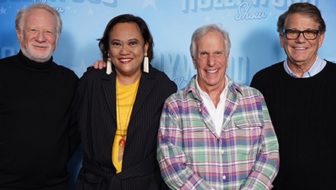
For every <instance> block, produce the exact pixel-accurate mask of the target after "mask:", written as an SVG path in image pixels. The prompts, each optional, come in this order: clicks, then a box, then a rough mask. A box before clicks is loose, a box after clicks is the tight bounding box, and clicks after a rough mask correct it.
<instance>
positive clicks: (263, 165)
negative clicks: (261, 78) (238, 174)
mask: <svg viewBox="0 0 336 190" xmlns="http://www.w3.org/2000/svg"><path fill="white" fill-rule="evenodd" d="M259 97H260V101H261V103H262V115H263V122H264V126H263V128H262V137H261V142H260V145H261V147H260V152H259V153H258V155H257V160H256V163H255V165H254V168H253V169H252V172H251V173H250V174H249V176H248V179H247V180H246V182H245V183H244V184H243V186H242V188H241V189H242V190H248V189H271V188H272V182H273V180H274V178H275V176H276V174H277V173H278V170H279V160H280V159H279V145H278V140H277V137H276V134H275V132H274V129H273V125H272V122H271V119H270V116H269V113H268V109H267V107H266V104H265V101H264V98H263V96H262V95H261V94H260V95H259Z"/></svg>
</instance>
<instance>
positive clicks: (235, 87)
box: [183, 75, 242, 101]
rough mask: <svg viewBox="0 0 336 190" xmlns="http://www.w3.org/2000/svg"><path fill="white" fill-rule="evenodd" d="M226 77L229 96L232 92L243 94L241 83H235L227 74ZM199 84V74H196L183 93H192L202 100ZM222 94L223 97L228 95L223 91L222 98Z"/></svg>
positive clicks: (233, 93)
mask: <svg viewBox="0 0 336 190" xmlns="http://www.w3.org/2000/svg"><path fill="white" fill-rule="evenodd" d="M225 79H226V86H225V88H224V90H225V89H227V94H228V95H227V96H229V94H232V95H234V96H236V95H242V89H241V87H240V86H239V84H237V83H234V82H233V81H232V80H231V79H230V77H228V76H226V77H225ZM197 85H198V84H197V75H194V76H193V77H192V78H191V80H190V82H189V84H188V85H187V86H186V87H185V88H184V90H183V94H184V95H187V94H189V93H191V94H192V96H193V97H194V98H195V99H197V100H199V101H201V100H202V98H201V92H200V90H198V87H197ZM224 90H223V91H224ZM204 93H205V92H204ZM222 96H223V97H224V96H225V97H226V95H225V94H223V92H222V93H221V98H222Z"/></svg>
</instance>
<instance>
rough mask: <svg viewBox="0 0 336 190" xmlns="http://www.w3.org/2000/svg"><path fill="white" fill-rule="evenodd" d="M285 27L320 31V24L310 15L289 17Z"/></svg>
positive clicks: (295, 14)
mask: <svg viewBox="0 0 336 190" xmlns="http://www.w3.org/2000/svg"><path fill="white" fill-rule="evenodd" d="M285 27H290V28H297V29H318V27H319V23H318V22H316V21H315V19H314V17H312V16H310V15H307V14H301V13H294V14H290V15H288V17H287V19H286V20H285Z"/></svg>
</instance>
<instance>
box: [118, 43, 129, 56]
mask: <svg viewBox="0 0 336 190" xmlns="http://www.w3.org/2000/svg"><path fill="white" fill-rule="evenodd" d="M128 53H129V47H128V45H127V44H122V46H121V49H120V54H128Z"/></svg>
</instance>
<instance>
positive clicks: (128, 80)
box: [117, 71, 141, 85]
mask: <svg viewBox="0 0 336 190" xmlns="http://www.w3.org/2000/svg"><path fill="white" fill-rule="evenodd" d="M140 77H141V71H140V72H137V73H136V74H133V75H130V76H126V75H122V74H120V73H119V72H117V79H118V81H119V83H120V84H122V85H130V84H133V83H135V82H136V81H138V80H139V79H140Z"/></svg>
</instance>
